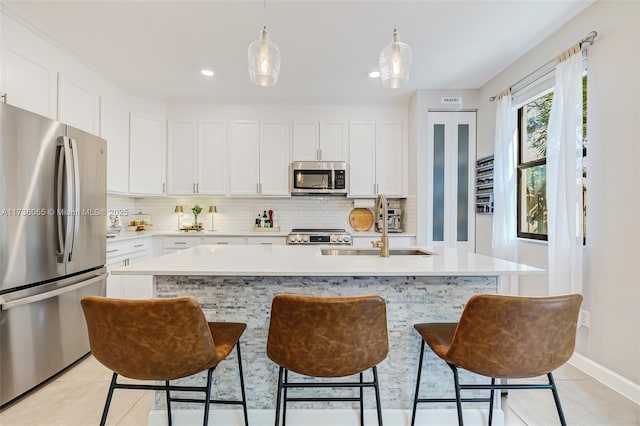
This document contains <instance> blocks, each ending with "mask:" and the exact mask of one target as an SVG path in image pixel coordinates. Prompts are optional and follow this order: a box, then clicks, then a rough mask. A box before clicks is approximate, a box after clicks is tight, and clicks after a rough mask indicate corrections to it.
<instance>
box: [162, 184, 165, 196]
mask: <svg viewBox="0 0 640 426" xmlns="http://www.w3.org/2000/svg"><path fill="white" fill-rule="evenodd" d="M164 187H165V183H164V182H162V193H163V194H164V193H165V188H164Z"/></svg>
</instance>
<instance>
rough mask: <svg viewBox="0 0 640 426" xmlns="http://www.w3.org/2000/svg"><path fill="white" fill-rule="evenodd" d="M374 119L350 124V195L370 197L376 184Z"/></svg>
mask: <svg viewBox="0 0 640 426" xmlns="http://www.w3.org/2000/svg"><path fill="white" fill-rule="evenodd" d="M375 126H376V125H375V122H373V121H355V122H351V123H350V124H349V196H350V197H370V196H373V195H374V194H375V184H376V170H375V167H376V155H375V152H376V151H375V147H376V127H375Z"/></svg>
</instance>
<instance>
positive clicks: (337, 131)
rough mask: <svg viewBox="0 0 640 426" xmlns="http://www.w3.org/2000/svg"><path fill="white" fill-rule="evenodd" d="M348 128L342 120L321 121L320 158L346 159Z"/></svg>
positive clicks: (325, 159) (323, 159)
mask: <svg viewBox="0 0 640 426" xmlns="http://www.w3.org/2000/svg"><path fill="white" fill-rule="evenodd" d="M346 128H347V126H346V125H345V123H343V122H341V121H338V122H320V160H322V161H346V156H347V154H346V153H347V149H346V147H347V143H346V141H347V137H346V133H347V132H346Z"/></svg>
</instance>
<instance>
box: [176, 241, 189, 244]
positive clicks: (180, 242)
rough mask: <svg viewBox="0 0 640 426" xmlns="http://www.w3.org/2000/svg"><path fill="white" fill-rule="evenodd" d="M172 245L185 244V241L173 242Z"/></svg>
mask: <svg viewBox="0 0 640 426" xmlns="http://www.w3.org/2000/svg"><path fill="white" fill-rule="evenodd" d="M173 244H187V242H186V241H174V242H173Z"/></svg>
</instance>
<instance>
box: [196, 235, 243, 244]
mask: <svg viewBox="0 0 640 426" xmlns="http://www.w3.org/2000/svg"><path fill="white" fill-rule="evenodd" d="M204 244H220V245H246V244H247V237H205V238H204Z"/></svg>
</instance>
